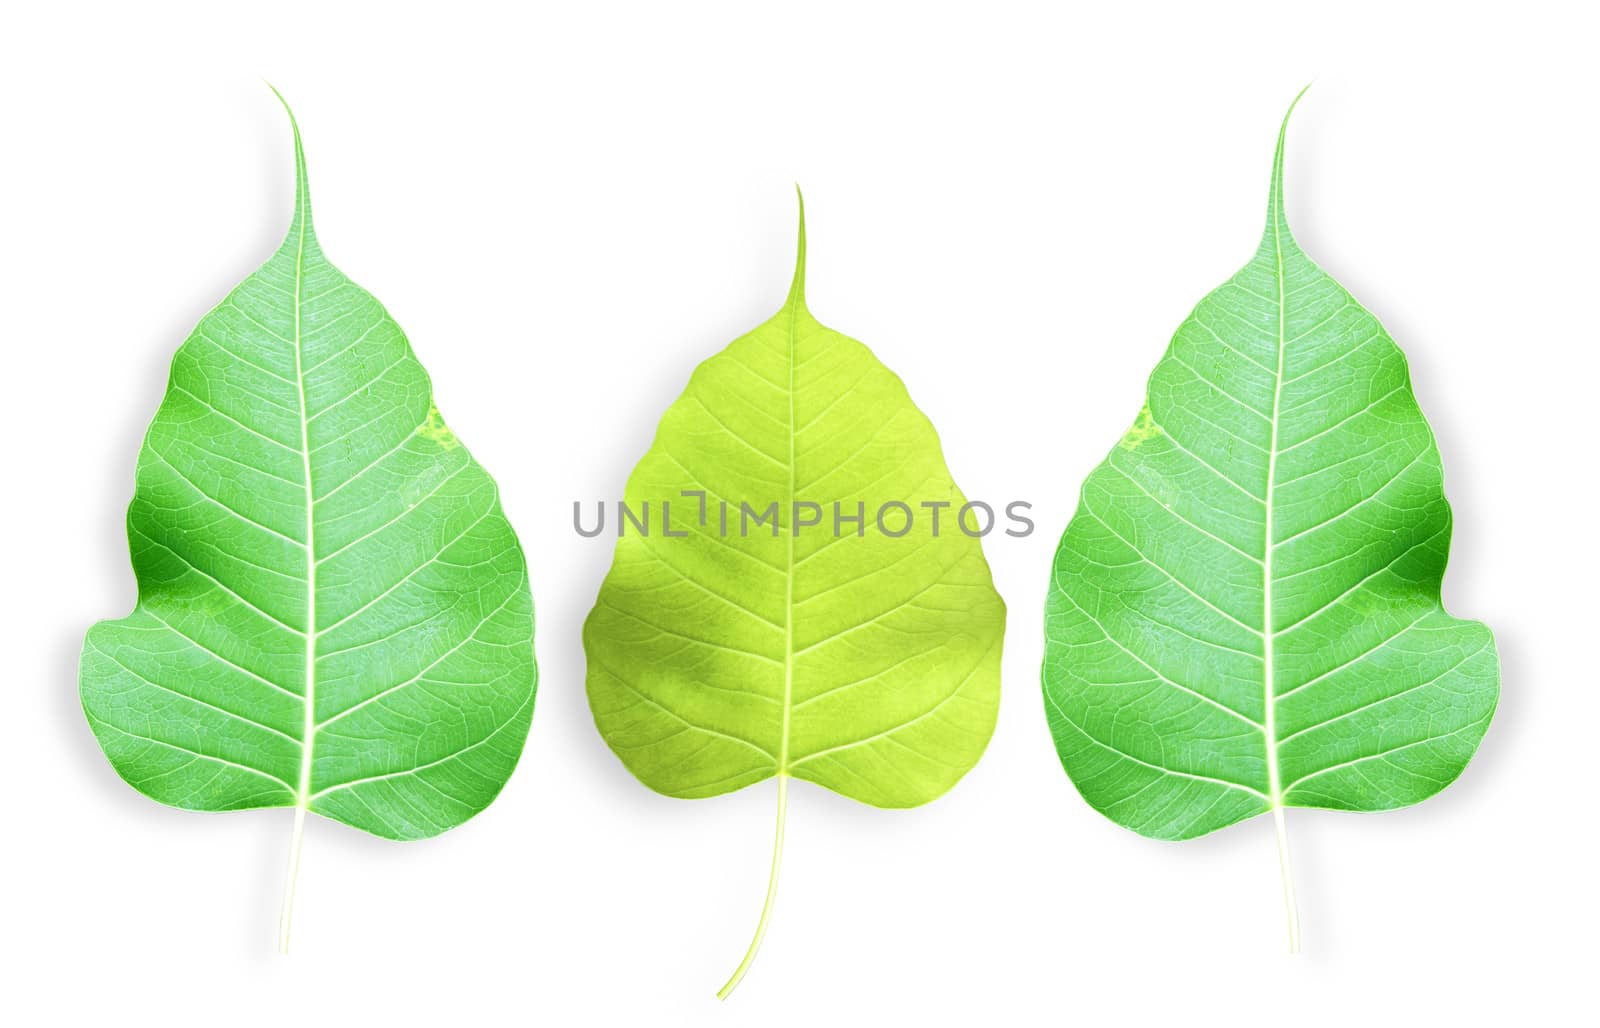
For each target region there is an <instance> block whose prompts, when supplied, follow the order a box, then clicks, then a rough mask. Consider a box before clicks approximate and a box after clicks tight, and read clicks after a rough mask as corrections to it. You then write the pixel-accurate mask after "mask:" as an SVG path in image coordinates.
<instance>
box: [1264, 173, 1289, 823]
mask: <svg viewBox="0 0 1600 1028" xmlns="http://www.w3.org/2000/svg"><path fill="white" fill-rule="evenodd" d="M1282 169H1283V143H1282V142H1281V141H1280V142H1279V144H1278V160H1277V168H1276V169H1275V172H1274V174H1273V176H1272V177H1273V183H1272V201H1271V203H1270V205H1269V206H1270V207H1271V208H1272V211H1271V214H1272V249H1273V258H1274V259H1273V277H1274V278H1275V279H1276V282H1277V287H1278V354H1277V357H1278V360H1277V369H1276V370H1275V372H1274V373H1273V378H1272V418H1271V421H1270V426H1271V435H1270V436H1269V438H1268V441H1267V483H1266V493H1265V496H1264V497H1263V504H1264V508H1263V509H1264V511H1265V513H1264V514H1263V517H1262V559H1261V580H1262V587H1261V677H1262V691H1263V693H1264V697H1263V707H1262V725H1261V731H1262V734H1263V735H1264V736H1265V737H1266V750H1267V802H1268V803H1269V804H1270V805H1271V806H1272V807H1273V808H1279V807H1282V806H1283V793H1282V789H1281V785H1282V775H1281V772H1280V771H1279V768H1278V725H1277V706H1278V698H1277V696H1276V695H1275V691H1276V686H1275V684H1274V674H1273V671H1274V667H1273V665H1274V662H1275V659H1276V658H1275V654H1274V646H1273V643H1274V641H1275V637H1276V635H1277V632H1276V631H1275V626H1274V624H1273V618H1272V575H1273V571H1272V554H1273V550H1274V549H1276V546H1275V544H1274V543H1273V539H1272V534H1273V531H1274V529H1273V517H1272V508H1273V502H1274V501H1273V488H1274V486H1275V485H1276V479H1277V472H1278V422H1279V420H1280V418H1279V410H1280V405H1281V403H1282V399H1283V349H1284V316H1285V315H1284V288H1283V287H1284V282H1283V278H1284V275H1283V236H1282V229H1281V225H1282V222H1283V179H1282V175H1283V170H1282Z"/></svg>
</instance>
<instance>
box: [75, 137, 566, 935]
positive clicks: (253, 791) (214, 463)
mask: <svg viewBox="0 0 1600 1028" xmlns="http://www.w3.org/2000/svg"><path fill="white" fill-rule="evenodd" d="M290 121H291V125H292V124H293V115H292V114H291V115H290ZM294 144H295V170H296V204H295V214H294V219H293V222H292V224H291V225H290V227H289V234H288V236H287V238H286V239H285V240H284V242H283V245H282V246H281V247H280V248H279V249H278V252H277V253H275V254H274V255H273V256H272V258H271V259H270V260H268V261H267V262H266V264H264V265H262V266H261V268H259V269H258V270H257V271H256V272H255V273H254V274H252V275H251V276H250V277H249V278H247V279H245V280H244V282H242V283H241V284H240V285H239V286H238V288H236V289H235V290H234V291H233V292H232V293H231V294H229V296H228V298H227V299H226V300H224V301H223V302H222V304H221V305H220V306H218V307H217V308H216V309H215V310H213V311H212V312H211V313H209V314H207V315H206V316H205V318H204V319H202V320H201V322H200V324H199V325H198V326H197V327H196V328H195V330H194V333H193V334H192V335H191V336H190V337H189V339H188V340H187V341H186V342H185V343H184V344H183V346H182V347H180V348H179V350H178V353H177V356H176V357H175V358H174V360H173V364H172V375H171V380H170V383H169V385H168V388H167V393H166V396H165V397H164V398H163V399H162V402H161V407H160V409H159V410H158V411H157V412H156V417H155V421H154V422H153V423H152V424H151V426H150V431H149V434H148V435H147V436H146V437H145V441H144V445H143V447H142V449H141V450H140V452H139V463H138V470H137V474H136V484H135V490H134V498H133V503H132V505H131V506H130V507H129V510H128V541H129V548H130V550H131V551H132V558H133V570H134V574H135V575H136V576H137V578H138V582H139V601H138V604H137V606H136V607H135V608H134V611H133V613H132V614H130V615H129V616H128V617H125V618H122V619H120V620H117V621H105V622H101V623H100V624H97V625H95V626H94V627H93V628H91V629H90V630H89V634H88V638H87V640H86V641H85V643H84V648H83V658H82V666H81V671H80V683H79V686H80V692H81V695H82V700H83V708H84V712H85V713H86V714H87V715H88V718H89V724H90V725H91V726H92V728H93V729H94V733H95V736H96V737H97V738H98V739H99V741H100V745H101V748H102V749H104V751H105V753H106V756H107V757H108V758H109V759H110V761H111V764H112V766H113V767H115V768H116V770H117V773H118V774H120V775H121V776H122V777H123V778H124V779H125V780H127V782H128V783H129V784H130V785H132V786H133V787H134V788H136V789H138V790H139V791H140V792H142V793H144V794H145V795H147V796H150V797H152V798H154V799H157V800H160V801H161V802H163V803H170V804H172V805H174V806H179V807H185V808H189V809H192V810H238V809H243V808H248V807H293V808H295V818H294V837H293V845H292V847H291V858H290V860H291V865H290V875H289V884H288V890H287V893H286V897H285V904H284V923H283V937H282V940H281V941H282V943H283V944H284V945H285V946H286V945H287V939H288V923H289V914H290V910H291V908H292V900H293V888H294V878H295V870H296V868H297V866H298V861H299V851H300V837H301V831H302V827H303V825H304V819H305V814H306V811H308V810H309V811H313V812H315V813H318V814H321V815H323V816H325V817H328V818H332V819H333V820H335V821H342V822H343V823H345V824H347V825H351V826H353V827H355V828H360V829H362V830H364V831H367V832H371V833H373V834H375V835H380V836H384V837H386V838H391V839H419V838H424V837H427V836H431V835H436V834H438V833H439V832H442V831H444V830H446V829H448V828H451V827H453V826H455V825H458V824H460V823H461V822H463V821H465V820H466V819H467V818H469V817H471V816H472V815H474V814H476V813H477V812H478V811H480V810H482V809H483V808H484V807H486V806H488V804H489V802H490V801H491V800H492V799H494V797H495V794H496V793H498V792H499V791H500V788H501V787H502V786H503V785H504V784H505V781H506V778H507V777H508V776H509V775H510V774H511V769H512V768H513V767H514V766H515V765H516V762H517V757H518V755H519V754H520V753H521V751H522V744H523V740H524V739H525V738H526V736H527V732H528V724H529V720H530V718H531V717H532V715H533V697H534V682H535V670H534V662H533V605H532V601H531V599H530V597H529V592H528V577H527V569H526V566H525V564H524V562H523V557H522V551H521V548H520V547H519V546H518V544H517V539H516V536H515V535H514V534H513V533H512V531H511V526H510V525H509V524H507V523H506V519H505V516H504V515H503V514H502V512H501V509H500V502H499V498H498V492H497V490H496V488H495V484H494V482H493V481H492V480H491V479H490V478H489V476H488V474H487V473H485V472H484V470H483V469H482V468H481V467H479V466H478V465H477V464H476V463H475V462H474V461H473V460H472V458H471V456H469V455H468V453H467V450H466V448H465V447H463V446H462V445H461V443H460V441H459V440H458V439H457V438H456V437H455V436H454V435H453V434H452V433H451V432H450V430H449V429H448V428H446V427H445V424H444V421H443V420H442V419H441V418H440V416H439V412H438V410H437V409H436V408H435V407H434V406H433V400H432V388H431V385H430V383H429V381H428V376H427V374H426V373H425V372H424V371H423V370H422V365H420V364H419V363H418V362H417V360H416V358H415V356H413V354H412V352H411V347H410V346H409V344H408V343H407V342H406V337H405V336H404V335H403V334H402V333H401V331H400V328H399V326H397V325H396V324H395V322H394V320H393V319H392V318H390V316H389V314H388V312H387V311H385V310H384V309H383V307H382V305H380V304H379V303H378V301H377V300H375V299H373V298H372V297H371V296H370V295H368V294H367V293H366V292H364V291H362V290H361V289H360V288H359V287H358V286H356V285H355V284H354V283H353V282H351V281H350V280H349V279H347V278H345V276H344V275H342V274H340V273H339V271H338V270H337V269H335V268H334V267H333V265H331V264H329V263H328V261H327V259H326V258H325V257H324V256H323V254H322V249H321V247H320V246H319V245H318V243H317V238H316V234H315V233H314V231H313V230H312V224H311V203H310V197H309V195H308V192H307V186H306V171H305V157H304V154H303V153H302V150H301V146H300V132H299V128H298V127H295V129H294Z"/></svg>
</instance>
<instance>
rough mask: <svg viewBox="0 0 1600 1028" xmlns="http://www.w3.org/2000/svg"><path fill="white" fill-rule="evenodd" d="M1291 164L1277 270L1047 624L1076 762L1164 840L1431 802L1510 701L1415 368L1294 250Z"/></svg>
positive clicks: (1214, 314) (1179, 384)
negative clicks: (1453, 546) (1445, 597)
mask: <svg viewBox="0 0 1600 1028" xmlns="http://www.w3.org/2000/svg"><path fill="white" fill-rule="evenodd" d="M1286 129H1287V119H1285V130H1286ZM1283 140H1284V137H1283V135H1282V134H1280V136H1279V140H1278V148H1277V153H1276V159H1275V161H1274V165H1273V172H1272V188H1271V194H1270V201H1269V205H1268V217H1267V226H1266V232H1265V235H1264V237H1263V239H1262V242H1261V246H1260V248H1259V249H1258V250H1257V251H1256V254H1255V256H1254V257H1253V258H1252V259H1251V261H1250V262H1249V263H1248V264H1247V265H1245V267H1244V268H1243V269H1241V270H1240V271H1239V272H1238V274H1236V275H1235V276H1234V277H1233V278H1232V279H1230V280H1229V281H1228V282H1227V283H1225V284H1224V285H1223V286H1221V287H1220V288H1218V289H1217V290H1216V291H1214V292H1212V293H1211V294H1210V295H1208V296H1207V297H1206V298H1205V299H1203V300H1202V301H1201V302H1200V304H1199V305H1198V306H1197V307H1196V308H1195V309H1194V311H1193V313H1192V314H1190V316H1189V317H1188V319H1187V320H1186V321H1184V323H1183V324H1182V325H1181V326H1180V327H1179V329H1178V331H1177V334H1176V335H1175V336H1174V337H1173V340H1172V343H1171V346H1170V347H1169V349H1168V350H1167V353H1166V356H1165V357H1163V359H1162V360H1161V362H1160V363H1159V364H1158V365H1157V366H1156V369H1155V372H1154V373H1153V374H1152V375H1151V378H1150V382H1149V390H1148V398H1147V402H1146V406H1145V407H1144V409H1143V410H1141V411H1140V412H1139V415H1138V418H1137V419H1136V421H1135V422H1134V425H1133V427H1132V428H1131V429H1130V430H1129V431H1128V432H1127V434H1126V435H1125V436H1124V437H1123V438H1122V440H1121V441H1120V442H1119V443H1118V444H1117V446H1116V447H1115V448H1113V449H1112V451H1111V454H1110V456H1108V457H1107V458H1106V460H1105V461H1104V462H1103V463H1102V464H1101V465H1100V466H1099V467H1098V468H1096V469H1095V470H1094V472H1093V473H1091V474H1090V475H1089V477H1088V480H1087V481H1086V482H1085V483H1084V486H1083V491H1082V495H1081V498H1080V501H1079V504H1078V509H1077V512H1076V514H1075V515H1074V516H1073V518H1072V521H1071V523H1070V524H1069V525H1068V526H1067V529H1066V532H1065V534H1064V535H1063V536H1062V539H1061V543H1060V548H1059V550H1058V551H1057V554H1056V558H1055V563H1054V569H1053V577H1052V581H1051V588H1050V592H1049V598H1048V601H1047V605H1046V651H1045V659H1044V667H1043V687H1044V697H1045V704H1046V710H1047V714H1048V717H1049V721H1050V727H1051V731H1052V733H1053V734H1054V736H1055V742H1056V747H1057V749H1058V751H1059V753H1060V756H1061V760H1062V762H1063V764H1064V765H1065V767H1066V770H1067V772H1068V774H1069V775H1070V776H1071V778H1072V781H1073V782H1074V784H1075V785H1076V786H1077V788H1078V790H1079V791H1080V792H1081V793H1082V794H1083V796H1084V798H1085V799H1087V800H1088V801H1089V803H1090V804H1091V805H1092V806H1093V807H1095V809H1097V810H1099V811H1101V812H1102V813H1104V814H1105V815H1106V816H1108V817H1110V818H1112V819H1113V820H1115V821H1117V822H1118V823H1119V824H1122V825H1125V826H1126V827H1129V828H1132V829H1134V830H1135V831H1138V832H1141V833H1143V834H1145V835H1149V836H1154V837H1157V838H1163V839H1187V838H1191V837H1193V836H1197V835H1202V834H1204V833H1206V832H1210V831H1213V830H1215V829H1218V828H1222V827H1225V826H1227V825H1231V824H1234V823H1235V822H1238V821H1241V820H1244V819H1246V818H1249V817H1252V816H1254V815H1256V814H1261V813H1265V812H1268V811H1274V808H1278V809H1277V810H1276V811H1274V813H1275V814H1277V816H1279V817H1280V818H1281V808H1282V807H1296V806H1298V807H1327V808H1333V809H1340V810H1363V811H1372V810H1385V809H1389V808H1392V807H1399V806H1403V805H1405V804H1409V803H1415V802H1417V801H1419V800H1422V799H1424V798H1426V797H1428V796H1431V795H1432V794H1433V793H1435V792H1437V791H1439V790H1440V789H1442V788H1444V786H1445V785H1447V784H1449V783H1450V782H1451V781H1452V780H1454V779H1455V778H1456V776H1457V775H1459V774H1460V773H1461V771H1462V769H1463V768H1464V767H1465V765H1466V763H1467V761H1468V759H1469V758H1470V757H1471V756H1472V754H1473V751H1474V750H1475V749H1476V747H1477V745H1478V741H1479V739H1480V738H1481V737H1482V736H1483V733H1484V731H1485V729H1486V728H1487V726H1488V724H1489V719H1490V716H1491V715H1492V713H1493V711H1494V708H1495V703H1496V699H1497V696H1498V691H1499V669H1498V663H1497V660H1496V655H1495V647H1494V641H1493V639H1492V637H1491V636H1490V633H1489V630H1488V629H1487V628H1485V627H1484V626H1483V625H1482V624H1480V623H1477V622H1473V621H1464V620H1461V619H1458V618H1454V617H1451V616H1450V615H1449V614H1447V613H1446V612H1445V610H1444V608H1443V606H1442V604H1441V602H1440V596H1439V586H1440V580H1441V578H1442V576H1443V573H1444V568H1445V559H1446V556H1447V554H1448V550H1449V543H1450V508H1449V505H1448V504H1447V503H1446V502H1445V497H1444V491H1443V485H1442V470H1441V466H1440V461H1439V453H1438V449H1437V448H1436V446H1435V443H1434V439H1433V435H1432V433H1431V432H1430V430H1429V428H1428V425H1427V423H1426V421H1425V420H1424V419H1423V416H1422V412H1421V411H1420V409H1419V408H1418V406H1417V401H1416V398H1415V397H1414V396H1413V394H1412V390H1411V383H1410V379H1409V375H1408V371H1407V367H1406V362H1405V358H1404V357H1403V356H1402V354H1401V352H1400V350H1399V349H1398V348H1397V347H1396V346H1395V344H1394V342H1393V341H1392V340H1391V339H1390V338H1389V336H1388V334H1387V333H1386V332H1385V331H1384V330H1383V327H1382V326H1381V325H1380V324H1378V322H1377V320H1376V319H1375V318H1374V317H1373V316H1372V315H1371V314H1370V313H1368V312H1367V311H1366V310H1364V309H1363V308H1362V307H1361V306H1360V305H1359V304H1358V303H1356V301H1355V300H1354V299H1353V298H1352V297H1351V296H1350V294H1349V293H1347V292H1346V291H1345V290H1344V289H1343V288H1342V287H1341V286H1340V285H1339V284H1338V283H1337V282H1335V281H1334V280H1333V279H1332V278H1331V277H1329V276H1328V275H1327V274H1326V273H1325V272H1324V271H1322V269H1320V268H1319V267H1317V265H1315V264H1314V263H1312V261H1311V260H1310V258H1308V257H1307V256H1306V255H1305V254H1304V253H1303V252H1302V251H1301V249H1300V247H1299V246H1298V245H1297V244H1296V243H1295V240H1294V237H1293V236H1292V235H1291V233H1290V231H1289V226H1288V223H1287V221H1286V220H1285V218H1284V213H1283Z"/></svg>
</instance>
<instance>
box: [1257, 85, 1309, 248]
mask: <svg viewBox="0 0 1600 1028" xmlns="http://www.w3.org/2000/svg"><path fill="white" fill-rule="evenodd" d="M1310 88H1311V83H1310V82H1307V83H1306V84H1305V85H1304V86H1302V87H1301V89H1300V92H1298V93H1296V94H1295V95H1294V99H1293V100H1291V101H1290V102H1289V109H1288V110H1287V111H1285V112H1284V115H1283V124H1281V125H1280V126H1278V143H1277V146H1276V147H1275V148H1274V149H1273V151H1272V184H1271V186H1270V187H1269V188H1268V192H1267V231H1266V236H1267V238H1266V242H1275V241H1276V240H1277V239H1278V237H1279V236H1280V235H1281V237H1282V239H1283V240H1285V241H1287V240H1292V239H1293V238H1294V236H1293V234H1292V233H1291V232H1290V231H1289V220H1288V218H1287V216H1286V215H1285V214H1284V210H1283V150H1284V142H1285V141H1286V140H1287V139H1288V138H1289V119H1290V118H1291V117H1293V116H1294V109H1295V108H1296V107H1298V106H1299V104H1300V98H1301V97H1303V96H1305V95H1306V91H1307V90H1308V89H1310Z"/></svg>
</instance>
